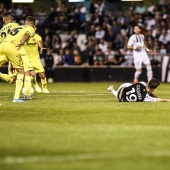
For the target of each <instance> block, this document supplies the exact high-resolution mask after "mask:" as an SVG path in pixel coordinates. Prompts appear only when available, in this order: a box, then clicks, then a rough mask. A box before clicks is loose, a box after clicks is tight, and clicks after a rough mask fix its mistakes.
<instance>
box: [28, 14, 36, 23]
mask: <svg viewBox="0 0 170 170" xmlns="http://www.w3.org/2000/svg"><path fill="white" fill-rule="evenodd" d="M26 21H27V22H32V23H34V24H35V18H34V17H33V16H28V17H27V18H26Z"/></svg>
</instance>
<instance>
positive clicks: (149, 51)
mask: <svg viewBox="0 0 170 170" xmlns="http://www.w3.org/2000/svg"><path fill="white" fill-rule="evenodd" d="M144 48H145V50H146V51H147V52H148V53H150V54H152V53H153V51H152V50H150V49H149V48H148V47H147V46H146V45H145V44H144Z"/></svg>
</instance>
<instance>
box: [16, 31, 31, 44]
mask: <svg viewBox="0 0 170 170" xmlns="http://www.w3.org/2000/svg"><path fill="white" fill-rule="evenodd" d="M29 38H30V34H29V33H27V32H26V33H25V34H24V35H23V37H22V39H21V41H20V43H19V44H18V45H16V47H21V46H22V45H23V44H24V43H25V41H26V40H28V39H29Z"/></svg>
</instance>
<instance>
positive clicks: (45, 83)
mask: <svg viewBox="0 0 170 170" xmlns="http://www.w3.org/2000/svg"><path fill="white" fill-rule="evenodd" d="M41 84H42V90H44V89H47V79H46V77H45V78H44V79H41Z"/></svg>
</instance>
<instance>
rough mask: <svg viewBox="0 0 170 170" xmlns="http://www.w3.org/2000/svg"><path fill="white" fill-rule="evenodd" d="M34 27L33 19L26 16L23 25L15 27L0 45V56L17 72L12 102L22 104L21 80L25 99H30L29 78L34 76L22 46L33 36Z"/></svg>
mask: <svg viewBox="0 0 170 170" xmlns="http://www.w3.org/2000/svg"><path fill="white" fill-rule="evenodd" d="M34 25H35V18H34V17H32V16H28V17H27V18H26V22H25V25H23V26H17V27H16V28H15V29H13V30H12V31H11V32H10V33H9V34H8V35H7V37H6V38H5V40H4V41H3V42H2V43H1V44H0V54H5V55H6V57H7V59H8V60H9V61H10V62H11V64H12V66H13V67H14V68H15V69H16V70H17V71H18V74H17V79H16V88H15V94H14V99H13V102H24V101H23V100H22V99H20V98H19V95H20V92H21V89H22V86H23V79H24V86H25V90H26V96H25V97H26V99H30V89H31V76H35V74H34V71H33V67H32V65H31V63H30V62H29V60H28V55H27V53H26V51H25V49H24V47H23V45H24V43H25V41H26V40H28V39H29V38H30V37H33V36H34V34H35V30H34ZM23 63H24V66H23ZM24 76H25V78H24Z"/></svg>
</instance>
